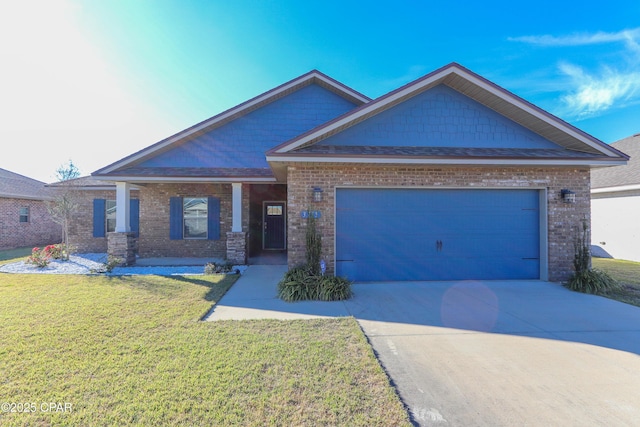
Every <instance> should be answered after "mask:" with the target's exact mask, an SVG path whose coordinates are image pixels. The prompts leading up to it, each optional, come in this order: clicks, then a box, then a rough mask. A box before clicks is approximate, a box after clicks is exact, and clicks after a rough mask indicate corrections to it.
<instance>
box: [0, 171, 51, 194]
mask: <svg viewBox="0 0 640 427" xmlns="http://www.w3.org/2000/svg"><path fill="white" fill-rule="evenodd" d="M0 197H6V198H11V199H29V200H50V199H51V192H50V191H49V190H48V189H47V188H45V183H44V182H42V181H38V180H35V179H32V178H28V177H26V176H24V175H20V174H17V173H15V172H11V171H8V170H6V169H1V168H0Z"/></svg>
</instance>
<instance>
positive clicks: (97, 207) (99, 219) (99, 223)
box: [93, 199, 106, 237]
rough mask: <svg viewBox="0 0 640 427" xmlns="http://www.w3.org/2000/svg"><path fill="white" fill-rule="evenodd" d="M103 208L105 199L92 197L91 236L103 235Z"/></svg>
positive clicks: (104, 212)
mask: <svg viewBox="0 0 640 427" xmlns="http://www.w3.org/2000/svg"><path fill="white" fill-rule="evenodd" d="M105 209H106V200H105V199H93V237H105V230H106V226H105V221H106V218H105V215H106V211H105Z"/></svg>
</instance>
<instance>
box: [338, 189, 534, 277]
mask: <svg viewBox="0 0 640 427" xmlns="http://www.w3.org/2000/svg"><path fill="white" fill-rule="evenodd" d="M336 198H337V204H336V261H337V262H336V272H337V274H338V275H345V276H347V277H349V278H351V279H353V280H359V281H369V280H463V279H536V278H539V269H540V259H539V256H540V242H539V239H540V237H539V194H538V191H537V190H444V189H443V190H423V189H338V190H337V195H336ZM439 242H441V243H440V244H439Z"/></svg>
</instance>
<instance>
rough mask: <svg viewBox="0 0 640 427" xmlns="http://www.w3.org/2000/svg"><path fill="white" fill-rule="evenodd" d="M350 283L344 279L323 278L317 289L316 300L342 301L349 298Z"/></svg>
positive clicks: (334, 277)
mask: <svg viewBox="0 0 640 427" xmlns="http://www.w3.org/2000/svg"><path fill="white" fill-rule="evenodd" d="M351 295H352V294H351V281H349V280H348V279H346V278H344V277H336V276H324V277H322V278H321V281H320V286H319V288H318V299H320V300H322V301H342V300H345V299H349V298H351Z"/></svg>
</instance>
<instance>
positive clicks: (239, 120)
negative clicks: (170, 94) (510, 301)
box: [85, 63, 628, 281]
mask: <svg viewBox="0 0 640 427" xmlns="http://www.w3.org/2000/svg"><path fill="white" fill-rule="evenodd" d="M627 159H628V157H627V156H626V155H625V154H623V153H622V152H620V151H619V150H616V149H615V148H613V147H610V146H609V145H607V144H605V143H603V142H602V141H599V140H598V139H596V138H594V137H593V136H590V135H588V134H586V133H585V132H583V131H581V130H579V129H577V128H575V127H574V126H572V125H570V124H568V123H566V122H564V121H562V120H561V119H559V118H557V117H555V116H553V115H551V114H549V113H548V112H546V111H544V110H542V109H540V108H538V107H536V106H534V105H532V104H531V103H529V102H527V101H525V100H524V99H522V98H519V97H518V96H516V95H514V94H512V93H510V92H509V91H507V90H505V89H503V88H501V87H499V86H497V85H496V84H494V83H492V82H490V81H488V80H486V79H485V78H483V77H481V76H479V75H478V74H475V73H473V72H472V71H470V70H468V69H466V68H464V67H462V66H460V65H458V64H456V63H452V64H449V65H447V66H445V67H442V68H440V69H438V70H435V71H433V72H431V73H429V74H427V75H425V76H423V77H421V78H419V79H417V80H415V81H413V82H411V83H409V84H407V85H404V86H402V87H400V88H398V89H395V90H393V91H391V92H389V93H387V94H385V95H383V96H380V97H378V98H376V99H370V98H368V97H367V96H365V95H363V94H361V93H359V92H357V91H356V90H354V89H351V88H349V87H347V86H346V85H344V84H342V83H340V82H338V81H336V80H334V79H332V78H330V77H328V76H327V75H325V74H323V73H321V72H319V71H315V70H314V71H311V72H309V73H306V74H304V75H302V76H300V77H297V78H295V79H293V80H291V81H289V82H287V83H284V84H282V85H281V86H278V87H276V88H274V89H272V90H270V91H268V92H265V93H263V94H261V95H259V96H257V97H255V98H253V99H250V100H248V101H246V102H244V103H242V104H240V105H238V106H236V107H233V108H231V109H229V110H227V111H224V112H222V113H220V114H218V115H216V116H214V117H212V118H210V119H208V120H205V121H203V122H201V123H198V124H196V125H194V126H192V127H190V128H188V129H185V130H184V131H182V132H179V133H177V134H176V135H173V136H170V137H168V138H166V139H164V140H162V141H160V142H158V143H156V144H154V145H151V146H149V147H147V148H145V149H143V150H141V151H138V152H136V153H134V154H131V155H130V156H128V157H125V158H123V159H121V160H118V161H116V162H115V163H113V164H110V165H108V166H105V167H103V168H102V169H100V170H98V171H96V172H94V173H93V174H92V176H93V178H95V179H100V180H106V181H110V182H113V183H115V187H116V190H115V194H114V196H113V199H114V200H115V217H116V220H115V225H114V232H108V233H106V234H107V238H105V237H103V235H102V234H100V235H99V236H97V237H93V236H96V234H95V233H94V234H92V236H91V237H90V239H89V240H91V239H101V242H102V243H101V244H102V245H104V244H105V242H106V245H107V246H108V250H109V252H110V253H112V254H114V255H118V256H121V257H123V258H125V259H127V260H128V261H129V262H133V261H134V260H135V257H134V256H132V251H133V250H134V249H133V248H135V250H137V251H138V253H139V255H140V256H141V257H181V256H184V257H198V256H200V257H204V256H212V257H226V258H228V259H229V260H231V261H233V262H245V261H246V259H247V256H248V255H251V254H255V253H259V252H260V251H270V250H274V251H275V250H279V251H287V257H288V264H289V265H290V266H294V265H297V264H299V263H302V262H304V259H305V229H306V223H307V221H308V219H307V218H309V217H310V216H313V217H315V218H316V219H317V226H318V230H319V231H320V233H321V234H322V239H323V240H322V243H323V247H322V256H323V259H324V260H325V262H326V267H327V272H328V273H329V274H337V275H342V276H347V277H349V278H350V279H352V280H356V281H358V280H388V281H392V280H463V279H543V280H554V281H559V280H564V279H566V278H567V277H568V276H569V275H570V274H571V273H572V260H573V255H574V244H573V243H574V237H575V236H576V234H577V233H578V231H579V230H580V229H581V224H582V222H583V221H589V220H590V194H589V190H590V169H591V168H592V167H596V166H614V165H623V164H625V163H626V161H627ZM133 186H136V188H137V189H138V190H137V191H136V192H137V195H136V196H135V197H136V198H137V199H138V200H139V202H138V204H139V205H138V207H137V208H136V209H138V210H137V211H136V215H139V222H138V227H139V228H138V230H137V237H136V235H134V233H133V232H132V231H131V224H132V220H131V216H132V210H133V209H134V208H132V206H133V205H132V203H131V199H132V196H131V190H132V188H133ZM97 198H98V199H100V198H104V197H97ZM93 206H94V210H93V215H92V216H89V215H87V216H86V217H87V218H90V217H91V218H92V220H93V221H94V223H95V221H98V225H97V227H98V228H100V227H104V224H103V218H104V216H103V214H102V213H101V212H102V205H100V204H98V205H93ZM96 209H98V210H99V212H98V213H96ZM86 230H88V228H87V227H85V232H86V233H88V231H86ZM92 230H95V229H92Z"/></svg>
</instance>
